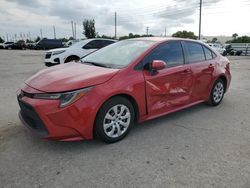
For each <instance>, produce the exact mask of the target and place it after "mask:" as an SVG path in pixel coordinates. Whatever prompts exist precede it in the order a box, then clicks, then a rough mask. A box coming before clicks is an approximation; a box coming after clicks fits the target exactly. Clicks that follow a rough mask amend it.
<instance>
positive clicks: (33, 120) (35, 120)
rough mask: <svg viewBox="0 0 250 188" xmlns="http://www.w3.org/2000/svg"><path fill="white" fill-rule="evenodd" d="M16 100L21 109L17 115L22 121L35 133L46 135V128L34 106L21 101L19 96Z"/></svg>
mask: <svg viewBox="0 0 250 188" xmlns="http://www.w3.org/2000/svg"><path fill="white" fill-rule="evenodd" d="M17 100H18V103H19V106H20V109H21V110H20V113H19V117H20V119H21V120H22V121H23V123H24V124H25V125H26V126H28V127H29V128H31V129H32V130H34V131H35V132H36V133H37V134H39V135H41V136H47V135H48V130H47V129H46V127H45V125H44V123H43V122H42V120H41V119H40V117H39V116H38V114H37V113H36V111H35V110H34V108H33V107H32V106H31V105H29V104H28V103H26V102H24V101H22V100H21V98H20V97H17Z"/></svg>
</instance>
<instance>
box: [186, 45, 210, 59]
mask: <svg viewBox="0 0 250 188" xmlns="http://www.w3.org/2000/svg"><path fill="white" fill-rule="evenodd" d="M184 44H185V51H186V56H187V62H188V63H195V62H201V61H205V60H206V58H205V54H204V52H203V48H202V46H201V44H198V43H195V42H184Z"/></svg>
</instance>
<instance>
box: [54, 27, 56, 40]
mask: <svg viewBox="0 0 250 188" xmlns="http://www.w3.org/2000/svg"><path fill="white" fill-rule="evenodd" d="M53 31H54V39H56V28H55V26H54V25H53Z"/></svg>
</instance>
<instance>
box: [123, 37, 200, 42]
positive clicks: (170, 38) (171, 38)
mask: <svg viewBox="0 0 250 188" xmlns="http://www.w3.org/2000/svg"><path fill="white" fill-rule="evenodd" d="M128 40H144V41H155V42H164V41H170V40H182V41H192V42H199V43H200V41H198V40H193V39H185V38H178V37H139V38H132V39H128Z"/></svg>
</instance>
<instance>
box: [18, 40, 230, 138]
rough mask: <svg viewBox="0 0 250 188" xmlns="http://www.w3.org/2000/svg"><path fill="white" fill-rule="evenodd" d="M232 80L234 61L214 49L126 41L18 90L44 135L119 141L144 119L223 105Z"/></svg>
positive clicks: (30, 122) (28, 118) (26, 116)
mask: <svg viewBox="0 0 250 188" xmlns="http://www.w3.org/2000/svg"><path fill="white" fill-rule="evenodd" d="M230 81H231V74H230V63H229V61H228V59H227V58H225V57H223V56H221V55H220V54H219V53H218V52H216V51H214V50H213V49H211V48H210V47H209V46H207V45H206V44H203V43H200V42H198V41H195V40H186V39H178V38H154V37H152V38H137V39H130V40H124V41H120V42H117V43H115V44H112V45H110V46H108V47H105V48H103V49H100V50H98V51H97V52H95V53H93V54H90V55H89V56H87V57H85V58H83V59H81V61H80V62H78V63H69V64H64V65H59V66H55V67H52V68H48V69H45V70H42V71H40V72H38V73H37V74H35V75H34V76H32V77H31V78H29V79H28V80H27V81H26V82H25V83H24V84H23V86H22V87H21V88H20V89H19V90H18V93H17V98H18V102H19V105H20V113H19V117H20V119H21V121H22V122H23V124H24V125H26V126H27V127H28V128H30V129H31V130H33V132H35V133H37V134H38V135H40V136H41V137H43V138H47V139H52V140H61V141H75V140H89V139H92V138H94V137H96V138H99V139H101V140H103V141H105V142H116V141H119V140H121V139H123V138H124V137H125V136H126V135H127V134H128V132H129V131H130V129H131V127H132V125H133V124H135V123H136V122H143V121H146V120H149V119H153V118H156V117H159V116H163V115H166V114H169V113H172V112H175V111H178V110H181V109H184V108H187V107H190V106H193V105H196V104H198V103H202V102H206V103H208V104H209V105H211V106H217V105H219V104H220V103H221V101H222V99H223V96H224V93H225V92H226V91H227V90H228V87H229V85H230ZM190 115H192V114H190Z"/></svg>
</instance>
